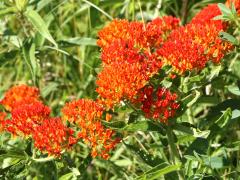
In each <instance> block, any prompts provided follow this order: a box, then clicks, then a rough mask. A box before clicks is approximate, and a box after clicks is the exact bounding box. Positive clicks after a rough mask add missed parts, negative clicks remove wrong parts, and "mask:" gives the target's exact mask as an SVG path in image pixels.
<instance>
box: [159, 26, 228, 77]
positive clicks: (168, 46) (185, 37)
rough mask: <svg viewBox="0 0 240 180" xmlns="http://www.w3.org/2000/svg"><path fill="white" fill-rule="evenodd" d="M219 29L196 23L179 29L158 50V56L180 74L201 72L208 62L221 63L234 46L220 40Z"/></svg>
mask: <svg viewBox="0 0 240 180" xmlns="http://www.w3.org/2000/svg"><path fill="white" fill-rule="evenodd" d="M218 28H219V27H217V26H216V25H215V24H214V23H206V24H202V23H199V24H197V23H196V22H195V23H190V24H187V25H186V26H183V27H179V28H178V29H176V30H174V31H173V32H172V33H171V34H170V35H169V38H168V40H167V41H166V42H165V43H164V44H163V46H162V48H159V49H158V50H157V52H158V55H159V56H162V57H163V61H164V62H165V63H166V64H169V65H171V66H172V67H173V68H174V70H175V71H177V72H179V73H180V74H181V73H182V74H183V73H184V72H186V71H191V70H201V69H203V68H204V67H205V66H206V63H207V62H208V61H212V62H214V63H219V62H220V60H221V59H222V58H223V57H224V55H225V54H226V53H227V52H229V51H230V50H231V49H232V45H231V44H230V43H229V42H226V41H223V40H221V39H220V38H219V36H218V35H219V32H220V30H219V29H218Z"/></svg>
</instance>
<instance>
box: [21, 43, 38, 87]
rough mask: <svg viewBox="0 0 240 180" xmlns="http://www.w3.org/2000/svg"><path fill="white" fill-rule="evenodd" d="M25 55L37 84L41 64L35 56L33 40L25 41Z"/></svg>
mask: <svg viewBox="0 0 240 180" xmlns="http://www.w3.org/2000/svg"><path fill="white" fill-rule="evenodd" d="M22 51H23V57H24V60H25V62H26V63H27V65H28V68H29V70H30V72H31V74H32V79H33V82H34V84H35V85H36V84H37V74H38V72H39V66H38V63H37V61H36V58H35V44H34V43H32V42H31V41H25V42H24V45H23V48H22Z"/></svg>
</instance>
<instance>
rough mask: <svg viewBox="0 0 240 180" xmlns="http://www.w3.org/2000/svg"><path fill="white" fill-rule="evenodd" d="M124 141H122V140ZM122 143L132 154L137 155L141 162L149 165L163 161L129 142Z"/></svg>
mask: <svg viewBox="0 0 240 180" xmlns="http://www.w3.org/2000/svg"><path fill="white" fill-rule="evenodd" d="M123 143H124V142H123ZM124 145H125V146H126V147H127V148H128V149H129V150H130V151H131V152H132V153H133V154H134V155H137V156H138V157H139V158H140V159H141V160H142V161H143V162H145V163H146V164H148V165H150V166H156V165H157V164H159V163H162V162H164V161H163V160H162V159H160V158H158V157H154V156H153V155H151V154H149V153H148V152H146V151H144V150H143V149H141V148H139V147H137V146H133V145H130V144H126V143H124Z"/></svg>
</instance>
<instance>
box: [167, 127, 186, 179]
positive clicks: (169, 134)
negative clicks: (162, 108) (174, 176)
mask: <svg viewBox="0 0 240 180" xmlns="http://www.w3.org/2000/svg"><path fill="white" fill-rule="evenodd" d="M167 138H168V143H169V148H170V155H171V159H172V162H173V163H174V164H176V163H181V157H180V154H179V152H178V149H177V147H176V145H175V143H174V136H173V130H172V128H171V126H168V127H167ZM177 173H178V176H179V179H181V180H183V179H184V174H183V171H182V170H180V171H178V172H177Z"/></svg>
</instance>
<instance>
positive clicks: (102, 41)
mask: <svg viewBox="0 0 240 180" xmlns="http://www.w3.org/2000/svg"><path fill="white" fill-rule="evenodd" d="M178 26H179V19H177V18H174V17H172V16H164V17H162V18H156V19H154V20H152V21H151V22H149V23H147V24H146V26H145V25H144V24H143V23H142V22H137V21H133V22H129V21H127V20H118V19H115V20H113V21H112V22H111V23H110V24H108V25H107V26H106V27H104V28H103V29H102V30H101V31H99V33H98V36H99V40H98V41H97V44H98V45H99V46H100V47H101V48H102V49H104V48H107V47H108V46H109V45H110V44H111V43H113V42H115V41H116V40H117V41H118V40H124V41H126V42H127V43H128V41H131V42H133V44H134V46H136V47H137V48H139V49H147V48H149V47H150V48H153V47H158V46H159V45H161V43H162V42H163V40H164V39H166V37H167V35H168V34H169V32H170V31H171V30H173V29H175V28H176V27H178Z"/></svg>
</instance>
